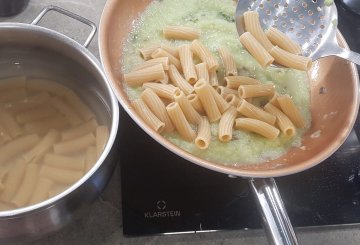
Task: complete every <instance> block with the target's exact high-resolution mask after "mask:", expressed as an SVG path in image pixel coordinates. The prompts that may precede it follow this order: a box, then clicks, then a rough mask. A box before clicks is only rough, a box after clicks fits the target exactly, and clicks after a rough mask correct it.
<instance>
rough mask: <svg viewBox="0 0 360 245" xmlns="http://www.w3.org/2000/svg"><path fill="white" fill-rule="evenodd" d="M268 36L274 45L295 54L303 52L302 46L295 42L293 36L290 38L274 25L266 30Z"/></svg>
mask: <svg viewBox="0 0 360 245" xmlns="http://www.w3.org/2000/svg"><path fill="white" fill-rule="evenodd" d="M266 36H267V38H268V39H269V40H270V41H271V42H272V43H273V44H274V45H276V46H279V47H280V48H282V49H284V50H286V51H288V52H290V53H293V54H300V53H301V47H300V45H299V44H297V43H296V42H294V41H293V40H292V39H291V38H289V37H288V36H286V35H285V34H284V33H282V32H281V31H279V30H278V29H276V28H274V27H270V28H269V29H268V30H267V31H266ZM270 50H271V49H270Z"/></svg>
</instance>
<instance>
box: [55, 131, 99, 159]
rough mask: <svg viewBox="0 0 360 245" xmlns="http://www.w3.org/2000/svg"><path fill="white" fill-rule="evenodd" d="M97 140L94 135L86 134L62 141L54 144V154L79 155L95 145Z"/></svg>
mask: <svg viewBox="0 0 360 245" xmlns="http://www.w3.org/2000/svg"><path fill="white" fill-rule="evenodd" d="M95 143H96V139H95V137H94V135H93V134H92V133H90V134H86V135H84V136H81V137H79V138H76V139H72V140H66V141H61V142H58V143H56V144H54V146H53V147H54V152H55V153H56V154H64V155H67V154H73V153H78V152H80V151H81V150H84V149H86V148H87V147H89V146H91V145H94V144H95Z"/></svg>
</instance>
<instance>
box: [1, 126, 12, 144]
mask: <svg viewBox="0 0 360 245" xmlns="http://www.w3.org/2000/svg"><path fill="white" fill-rule="evenodd" d="M10 140H11V137H10V135H9V134H8V132H7V131H6V130H5V129H4V127H3V126H2V125H1V124H0V146H1V145H2V144H4V143H6V142H8V141H10Z"/></svg>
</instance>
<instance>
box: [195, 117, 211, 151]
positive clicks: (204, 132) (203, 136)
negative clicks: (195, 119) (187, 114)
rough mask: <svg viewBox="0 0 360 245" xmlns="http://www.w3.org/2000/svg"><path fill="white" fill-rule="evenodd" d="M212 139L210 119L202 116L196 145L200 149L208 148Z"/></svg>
mask: <svg viewBox="0 0 360 245" xmlns="http://www.w3.org/2000/svg"><path fill="white" fill-rule="evenodd" d="M210 141H211V128H210V123H209V120H208V119H207V118H206V117H201V119H200V121H199V125H198V134H197V136H196V138H195V145H196V146H197V147H198V148H199V149H202V150H204V149H207V148H208V147H209V144H210Z"/></svg>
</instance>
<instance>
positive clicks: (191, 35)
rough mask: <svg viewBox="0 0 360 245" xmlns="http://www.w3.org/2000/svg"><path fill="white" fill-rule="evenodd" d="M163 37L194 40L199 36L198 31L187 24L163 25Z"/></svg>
mask: <svg viewBox="0 0 360 245" xmlns="http://www.w3.org/2000/svg"><path fill="white" fill-rule="evenodd" d="M163 33H164V37H165V38H167V39H182V40H194V39H198V38H199V37H200V31H199V30H198V29H195V28H193V27H187V26H165V27H164V29H163Z"/></svg>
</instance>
